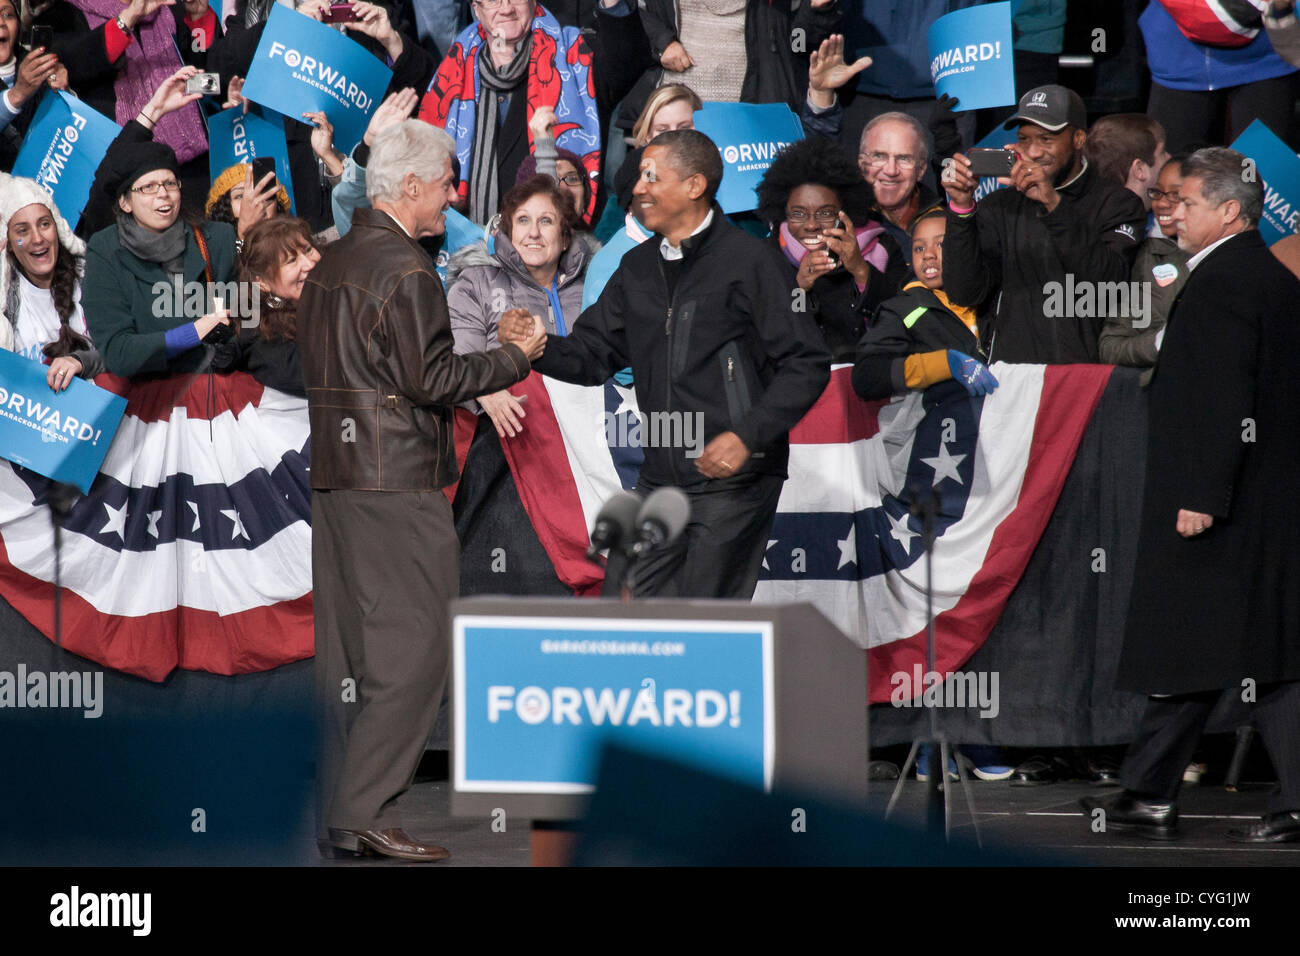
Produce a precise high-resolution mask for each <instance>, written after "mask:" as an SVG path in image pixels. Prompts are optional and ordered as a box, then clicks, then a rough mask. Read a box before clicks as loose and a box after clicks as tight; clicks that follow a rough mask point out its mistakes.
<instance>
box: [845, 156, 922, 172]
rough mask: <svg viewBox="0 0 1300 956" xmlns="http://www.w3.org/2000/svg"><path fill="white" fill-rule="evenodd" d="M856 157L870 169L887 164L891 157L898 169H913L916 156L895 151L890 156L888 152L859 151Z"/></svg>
mask: <svg viewBox="0 0 1300 956" xmlns="http://www.w3.org/2000/svg"><path fill="white" fill-rule="evenodd" d="M858 159H859V160H861V161H862V162H863V163H865V164H866V165H868V166H870V167H871V168H872V169H877V168H879V167H881V166H884V165H886V164H888V162H889V161H890V160H891V159H892V160H893V161H894V163H895V164H896V165H897V166H898V168H899V169H915V168H916V157H915V156H913V155H911V154H910V153H895V154H894V155H893V156H891V155H890V154H889V153H859V154H858Z"/></svg>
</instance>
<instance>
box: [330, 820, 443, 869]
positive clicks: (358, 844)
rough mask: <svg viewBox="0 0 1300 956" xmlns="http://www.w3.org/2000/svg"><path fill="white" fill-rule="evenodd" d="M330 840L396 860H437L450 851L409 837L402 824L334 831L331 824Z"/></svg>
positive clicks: (337, 845) (354, 850) (344, 846)
mask: <svg viewBox="0 0 1300 956" xmlns="http://www.w3.org/2000/svg"><path fill="white" fill-rule="evenodd" d="M330 842H331V843H333V844H334V845H335V846H336V847H338V848H339V849H340V850H351V851H352V852H353V853H367V852H369V853H378V854H380V855H381V856H392V857H396V858H397V859H399V860H416V861H418V862H422V863H437V862H438V861H440V860H447V859H450V858H451V852H450V851H449V850H447V848H446V847H441V846H438V845H436V844H433V843H420V842H418V841H416V840H414V839H412V838H411V836H410V835H408V834H407V832H406V831H405V830H403V829H402V828H401V827H392V828H391V829H388V830H336V829H335V828H334V827H330Z"/></svg>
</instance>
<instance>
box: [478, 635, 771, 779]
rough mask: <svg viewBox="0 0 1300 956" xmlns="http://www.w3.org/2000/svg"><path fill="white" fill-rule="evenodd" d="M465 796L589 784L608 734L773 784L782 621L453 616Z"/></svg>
mask: <svg viewBox="0 0 1300 956" xmlns="http://www.w3.org/2000/svg"><path fill="white" fill-rule="evenodd" d="M453 655H454V657H453V660H454V668H455V680H456V693H455V695H454V699H455V708H456V712H455V734H456V741H455V784H456V788H457V790H458V791H462V792H464V791H492V792H509V793H552V794H565V793H567V794H572V793H587V792H590V790H591V789H592V786H593V784H594V782H595V778H596V771H597V767H596V758H597V755H598V754H599V752H600V749H601V747H602V746H603V745H604V744H605V743H606V742H608V741H617V742H619V743H621V744H623V745H626V746H630V747H635V748H637V749H640V750H644V751H650V752H654V753H660V754H663V755H665V756H670V757H672V758H674V759H677V760H681V761H683V762H687V763H694V764H697V765H700V766H704V767H708V768H709V769H711V770H715V771H717V772H720V773H723V774H726V775H727V776H730V777H734V778H735V779H736V780H738V781H740V782H741V783H744V784H747V785H749V786H753V787H763V788H764V789H769V788H770V786H771V781H772V760H773V755H774V733H773V706H772V694H773V690H772V687H773V682H772V628H771V625H770V624H767V623H760V622H754V621H689V620H683V621H669V620H653V621H649V620H644V619H643V620H627V619H612V618H607V619H602V618H589V617H584V618H554V617H536V618H528V617H518V618H504V617H484V616H475V615H470V614H466V615H460V616H458V617H456V618H455V621H454V639H453Z"/></svg>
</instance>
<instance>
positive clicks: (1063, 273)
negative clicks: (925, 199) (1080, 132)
mask: <svg viewBox="0 0 1300 956" xmlns="http://www.w3.org/2000/svg"><path fill="white" fill-rule="evenodd" d="M1057 192H1058V193H1060V195H1061V201H1060V203H1059V204H1058V205H1057V207H1056V208H1055V209H1054V210H1052V211H1051V212H1050V213H1049V212H1047V210H1046V208H1045V207H1044V206H1043V204H1042V203H1040V202H1038V201H1037V200H1034V199H1029V198H1028V197H1026V196H1025V195H1024V194H1023V193H1021V192H1020V191H1018V190H1016V189H999V190H998V191H997V192H994V193H990V194H989V195H987V196H985V197H984V198H983V199H981V200H980V201H979V204H978V205H977V206H976V207H975V211H974V212H972V213H966V214H960V213H956V212H953V211H952V210H951V209H949V210H948V231H947V233H946V234H945V235H944V237H943V291H944V292H945V293H946V294H947V296H948V298H949V299H951V300H952V301H953V302H954V303H955V304H957V305H965V306H975V307H979V306H981V305H982V304H983V303H985V302H987V301H989V300H990V299H991V298H992V297H993V296H997V308H996V310H995V311H993V312H992V314H990V315H988V316H982V319H983V321H982V322H981V325H980V338H981V340H982V344H983V345H984V346H985V349H986V351H987V352H988V355H989V359H990V360H992V361H994V362H1033V363H1042V364H1047V365H1060V364H1068V363H1071V362H1096V361H1097V360H1098V354H1097V340H1098V338H1099V337H1100V335H1101V329H1102V325H1103V323H1104V320H1105V316H1104V315H1102V314H1101V313H1102V311H1103V309H1102V308H1101V307H1100V305H1099V303H1100V302H1101V301H1104V300H1105V297H1104V296H1103V297H1102V298H1101V299H1099V298H1098V296H1097V294H1094V295H1093V296H1092V297H1091V298H1092V303H1093V304H1092V306H1091V307H1089V306H1088V305H1087V304H1086V302H1085V303H1084V305H1083V306H1082V307H1076V299H1078V298H1079V296H1078V295H1076V292H1077V291H1078V290H1082V289H1084V288H1085V287H1089V288H1091V289H1092V290H1093V291H1094V293H1098V292H1099V291H1104V289H1106V288H1109V286H1105V287H1104V286H1101V283H1127V282H1128V281H1129V273H1130V272H1131V271H1132V269H1133V260H1134V259H1135V258H1136V257H1137V250H1138V244H1139V243H1140V242H1141V240H1142V234H1143V232H1144V230H1145V228H1146V210H1144V209H1143V208H1142V202H1141V200H1139V199H1138V198H1137V196H1135V195H1134V194H1133V193H1132V192H1130V191H1129V190H1127V189H1125V188H1124V187H1123V186H1120V185H1117V184H1115V183H1112V182H1110V181H1109V180H1106V179H1103V178H1102V177H1101V176H1099V175H1097V172H1096V170H1094V169H1093V168H1091V167H1090V166H1087V165H1086V164H1085V166H1084V169H1083V171H1082V172H1080V173H1079V175H1077V176H1076V177H1074V179H1073V180H1071V181H1070V182H1069V183H1067V184H1065V185H1063V186H1058V187H1057ZM990 335H991V338H990Z"/></svg>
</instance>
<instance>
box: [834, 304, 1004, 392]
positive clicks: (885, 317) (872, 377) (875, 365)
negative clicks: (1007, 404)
mask: <svg viewBox="0 0 1300 956" xmlns="http://www.w3.org/2000/svg"><path fill="white" fill-rule="evenodd" d="M947 349H954V350H956V351H958V352H962V353H963V354H965V355H969V356H970V357H971V358H975V359H979V360H980V361H981V362H983V361H986V357H985V355H984V353H983V352H982V351H980V347H979V343H978V342H976V341H975V333H973V332H972V331H971V330H970V329H969V328H968V327H967V325H966V323H965V322H963V321H962V320H961V319H959V318H958V317H957V316H955V315H953V313H952V312H951V311H950V310H949V309H948V307H947V306H946V305H944V304H943V302H941V301H940V300H939V297H938V296H937V295H935V294H934V293H933V292H932V291H930V290H929V289H927V288H924V287H918V286H917V285H915V284H913V285H911V286H909V287H908V288H906V289H904V290H903V291H902V292H901V293H899V294H898V295H896V296H894V297H893V298H892V299H888V300H886V301H885V302H882V303H881V305H880V308H879V309H877V310H876V316H875V318H874V319H873V320H872V322H871V328H869V329H868V330H867V331H866V333H865V334H864V335H863V336H862V339H861V341H860V342H858V356H857V361H855V362H854V363H853V390H854V391H855V392H857V393H858V395H859V396H861V397H862V398H863V399H865V400H867V401H874V400H876V399H881V398H888V397H889V396H891V395H903V394H905V393H906V392H907V391H908V386H907V381H906V378H905V369H906V363H907V357H908V356H909V355H915V354H917V353H920V352H936V351H941V350H947Z"/></svg>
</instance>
